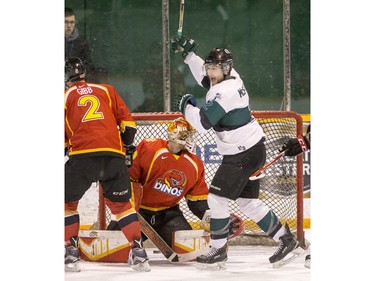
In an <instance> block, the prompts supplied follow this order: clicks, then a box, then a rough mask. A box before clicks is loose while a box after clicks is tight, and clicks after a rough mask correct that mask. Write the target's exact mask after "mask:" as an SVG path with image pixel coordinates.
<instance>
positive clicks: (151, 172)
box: [129, 117, 208, 246]
mask: <svg viewBox="0 0 375 281" xmlns="http://www.w3.org/2000/svg"><path fill="white" fill-rule="evenodd" d="M167 131H168V140H164V139H155V138H150V139H144V140H143V141H141V142H140V143H139V144H138V146H137V151H136V152H135V153H134V156H133V165H132V167H131V168H130V169H129V173H130V178H131V180H132V181H134V182H137V183H139V184H140V185H137V184H135V193H137V192H140V191H141V192H143V195H142V199H141V202H140V206H139V213H140V214H141V215H142V216H143V217H144V218H145V219H146V220H147V222H148V223H149V224H150V225H151V226H152V227H153V228H154V229H155V230H156V231H157V233H158V234H159V235H160V236H161V237H162V238H163V239H164V241H166V242H167V244H168V245H170V246H172V236H173V232H174V231H176V230H188V229H192V228H191V226H190V224H189V223H188V221H187V220H186V218H185V217H184V215H183V213H182V211H181V210H180V208H179V202H180V200H181V199H183V198H185V199H186V201H187V205H188V207H189V209H190V210H191V211H192V213H193V214H194V215H196V216H197V217H198V218H199V219H202V218H203V216H204V214H205V212H206V210H207V209H208V204H207V195H208V187H207V184H206V182H205V170H204V166H203V162H202V160H201V159H200V158H199V157H198V156H197V155H195V154H194V153H193V152H194V149H195V142H194V133H195V129H194V128H193V127H192V126H191V125H190V124H189V123H188V122H187V121H186V120H185V119H183V118H182V117H181V118H178V119H176V120H174V121H172V122H170V124H169V126H168V129H167ZM137 188H138V190H137ZM139 189H142V190H139ZM144 239H146V237H144Z"/></svg>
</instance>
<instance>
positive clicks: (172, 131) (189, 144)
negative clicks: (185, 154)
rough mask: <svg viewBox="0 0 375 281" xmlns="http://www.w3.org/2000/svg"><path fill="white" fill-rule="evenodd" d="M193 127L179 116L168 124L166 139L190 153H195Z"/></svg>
mask: <svg viewBox="0 0 375 281" xmlns="http://www.w3.org/2000/svg"><path fill="white" fill-rule="evenodd" d="M194 134H195V129H194V128H193V127H192V126H191V125H190V124H189V122H188V121H186V120H185V119H184V118H182V117H179V118H177V119H175V120H174V121H172V122H171V123H170V124H169V125H168V139H169V141H173V142H175V143H177V144H179V145H181V146H183V148H184V149H186V150H187V151H189V152H190V153H195V139H194Z"/></svg>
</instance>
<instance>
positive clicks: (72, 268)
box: [65, 263, 81, 272]
mask: <svg viewBox="0 0 375 281" xmlns="http://www.w3.org/2000/svg"><path fill="white" fill-rule="evenodd" d="M80 271H81V269H80V268H79V266H78V263H68V264H66V265H65V272H80Z"/></svg>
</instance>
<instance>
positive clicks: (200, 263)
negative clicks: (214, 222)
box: [196, 243, 228, 270]
mask: <svg viewBox="0 0 375 281" xmlns="http://www.w3.org/2000/svg"><path fill="white" fill-rule="evenodd" d="M227 252H228V243H226V244H225V245H224V246H223V247H221V248H219V249H218V248H215V247H212V246H210V249H209V251H208V253H207V254H205V255H200V256H199V257H197V259H196V261H197V264H196V268H198V269H206V270H224V269H226V265H225V262H226V261H227V259H228V256H227Z"/></svg>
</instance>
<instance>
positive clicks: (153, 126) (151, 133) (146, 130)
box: [97, 111, 304, 243]
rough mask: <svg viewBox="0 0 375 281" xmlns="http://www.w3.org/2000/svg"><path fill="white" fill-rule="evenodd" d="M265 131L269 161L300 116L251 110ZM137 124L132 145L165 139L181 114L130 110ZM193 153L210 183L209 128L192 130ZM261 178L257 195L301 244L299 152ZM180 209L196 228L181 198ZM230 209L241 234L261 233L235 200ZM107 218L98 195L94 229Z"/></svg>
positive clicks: (215, 157)
mask: <svg viewBox="0 0 375 281" xmlns="http://www.w3.org/2000/svg"><path fill="white" fill-rule="evenodd" d="M252 114H253V115H254V117H255V118H256V119H257V120H258V122H259V124H260V125H261V126H262V128H263V130H264V132H265V134H266V136H267V137H266V141H265V145H266V149H267V160H266V162H269V161H270V160H271V159H272V158H274V157H275V156H276V155H277V154H278V147H280V146H281V145H282V144H283V143H284V142H285V141H286V140H288V139H289V138H293V137H296V136H297V135H301V134H302V133H303V121H302V117H301V116H300V115H299V114H298V113H296V112H292V111H254V112H252ZM132 115H133V117H134V119H135V121H136V124H137V129H138V130H137V134H136V137H135V141H134V144H135V145H137V144H138V143H139V142H140V141H141V140H142V139H144V138H163V139H167V125H168V122H169V121H171V120H174V119H176V118H178V117H180V116H182V115H181V113H176V112H161V113H133V114H132ZM196 143H197V155H198V156H199V157H200V158H201V159H202V160H203V162H204V166H205V171H206V182H207V184H210V183H211V180H212V178H213V175H214V174H215V171H216V169H217V168H218V166H219V164H220V162H221V159H222V157H221V156H220V155H219V154H218V153H217V150H216V141H215V135H214V132H213V131H212V130H210V131H209V132H208V133H206V134H202V133H199V132H197V133H196ZM263 173H265V177H263V178H261V179H260V181H261V189H260V196H259V198H260V199H261V200H263V201H264V202H265V203H266V204H267V205H268V206H269V207H270V208H271V209H272V210H273V211H274V212H275V213H276V215H277V216H278V217H279V219H280V220H281V222H282V223H283V224H284V223H286V222H287V223H288V224H289V226H290V228H291V230H292V231H295V232H296V234H297V238H298V240H299V241H301V242H303V243H304V232H303V155H299V156H297V157H286V156H285V157H282V158H281V159H280V160H279V161H278V162H277V163H275V164H273V165H272V166H270V167H269V168H268V169H267V170H265V171H264V172H263ZM180 208H181V210H182V211H183V212H184V215H185V217H186V218H187V220H188V221H189V223H190V224H191V225H192V227H193V228H194V229H198V228H200V226H199V219H198V218H197V217H196V216H194V215H193V214H192V213H191V212H190V210H189V209H188V207H187V204H186V202H185V200H182V201H181V203H180ZM230 208H231V212H232V213H236V214H237V215H239V216H240V217H242V218H243V219H244V221H245V231H244V234H243V235H242V236H257V237H262V236H265V234H264V233H263V231H262V230H261V229H260V228H259V227H258V226H257V225H256V224H255V222H254V221H252V220H251V219H250V218H248V217H246V216H245V215H244V214H243V213H242V212H241V211H240V210H239V208H238V206H237V203H236V202H234V201H233V202H231V204H230ZM110 219H111V214H110V212H109V210H108V208H106V207H105V205H104V200H103V198H102V196H100V197H99V214H98V222H97V223H98V224H97V226H98V228H99V229H105V228H106V226H107V224H108V223H109V221H110Z"/></svg>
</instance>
